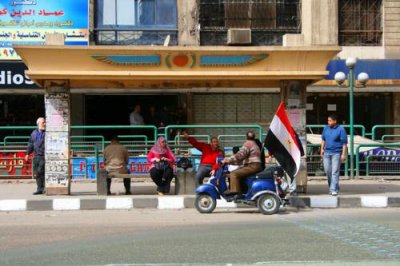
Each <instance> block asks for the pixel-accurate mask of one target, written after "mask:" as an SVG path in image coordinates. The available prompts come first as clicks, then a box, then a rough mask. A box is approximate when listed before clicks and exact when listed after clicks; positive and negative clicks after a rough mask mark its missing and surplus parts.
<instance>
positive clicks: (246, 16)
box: [200, 0, 300, 45]
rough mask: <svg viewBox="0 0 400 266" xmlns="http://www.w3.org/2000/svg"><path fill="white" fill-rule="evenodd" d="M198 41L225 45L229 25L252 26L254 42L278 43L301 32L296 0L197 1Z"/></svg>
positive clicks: (206, 43)
mask: <svg viewBox="0 0 400 266" xmlns="http://www.w3.org/2000/svg"><path fill="white" fill-rule="evenodd" d="M200 26H201V31H200V42H201V44H204V45H223V44H226V34H227V29H229V28H250V29H252V41H253V45H280V44H282V36H283V35H284V34H286V33H300V10H299V0H200Z"/></svg>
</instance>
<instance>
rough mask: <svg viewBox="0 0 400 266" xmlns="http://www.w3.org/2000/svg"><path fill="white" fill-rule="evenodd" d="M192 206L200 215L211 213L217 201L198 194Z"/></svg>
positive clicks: (206, 195)
mask: <svg viewBox="0 0 400 266" xmlns="http://www.w3.org/2000/svg"><path fill="white" fill-rule="evenodd" d="M194 205H195V207H196V209H197V210H198V211H199V212H200V213H212V212H213V211H214V209H215V207H216V206H217V200H216V199H214V198H213V197H211V196H210V195H208V194H199V195H197V196H196V199H195V202H194Z"/></svg>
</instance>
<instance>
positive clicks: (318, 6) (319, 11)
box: [301, 0, 339, 46]
mask: <svg viewBox="0 0 400 266" xmlns="http://www.w3.org/2000/svg"><path fill="white" fill-rule="evenodd" d="M301 13H302V14H301V31H302V35H304V44H305V45H306V46H307V45H338V36H339V33H338V32H339V29H338V28H339V27H338V25H339V21H338V1H337V0H323V1H321V0H303V1H301Z"/></svg>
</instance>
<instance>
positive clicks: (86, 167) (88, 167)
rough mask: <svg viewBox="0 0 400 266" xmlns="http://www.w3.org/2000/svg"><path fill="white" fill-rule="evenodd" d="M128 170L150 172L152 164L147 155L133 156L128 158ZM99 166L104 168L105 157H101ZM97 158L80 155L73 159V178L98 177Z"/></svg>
mask: <svg viewBox="0 0 400 266" xmlns="http://www.w3.org/2000/svg"><path fill="white" fill-rule="evenodd" d="M127 167H128V171H129V173H130V174H148V173H149V170H150V164H149V163H148V162H147V157H131V158H129V160H128V165H127ZM99 168H100V169H104V160H103V157H102V156H100V157H99ZM95 169H96V160H95V158H94V157H80V158H73V159H72V166H71V172H72V178H73V179H86V178H87V179H96V171H95Z"/></svg>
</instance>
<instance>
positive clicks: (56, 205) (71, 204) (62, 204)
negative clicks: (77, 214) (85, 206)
mask: <svg viewBox="0 0 400 266" xmlns="http://www.w3.org/2000/svg"><path fill="white" fill-rule="evenodd" d="M80 208H81V200H80V199H53V210H57V211H66V210H79V209H80Z"/></svg>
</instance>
